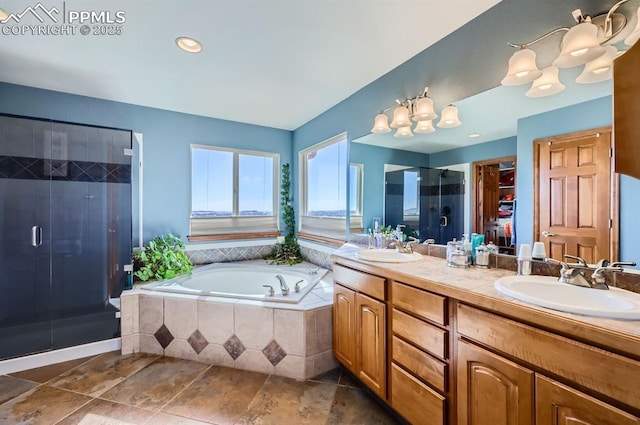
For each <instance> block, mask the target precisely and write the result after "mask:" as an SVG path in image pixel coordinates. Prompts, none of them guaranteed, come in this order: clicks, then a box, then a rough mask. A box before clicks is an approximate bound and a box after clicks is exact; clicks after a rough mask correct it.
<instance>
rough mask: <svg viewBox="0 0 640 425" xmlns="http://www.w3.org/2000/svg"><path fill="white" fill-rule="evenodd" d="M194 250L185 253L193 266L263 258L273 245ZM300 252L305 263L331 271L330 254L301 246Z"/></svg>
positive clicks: (194, 247) (192, 248)
mask: <svg viewBox="0 0 640 425" xmlns="http://www.w3.org/2000/svg"><path fill="white" fill-rule="evenodd" d="M196 248H197V245H195V246H191V247H190V250H189V251H187V256H188V257H189V258H190V259H191V261H192V262H193V264H196V265H204V264H210V263H227V262H232V261H244V260H256V259H260V258H264V257H265V256H266V255H267V254H269V253H270V252H271V249H272V248H273V244H266V245H258V246H238V247H225V248H205V249H196ZM300 251H301V252H302V258H304V260H305V261H307V262H309V263H312V264H315V265H316V266H319V267H322V268H323V269H327V270H331V260H330V258H329V257H330V255H331V254H329V253H327V252H323V251H320V250H316V249H313V248H309V247H307V246H302V247H301V248H300Z"/></svg>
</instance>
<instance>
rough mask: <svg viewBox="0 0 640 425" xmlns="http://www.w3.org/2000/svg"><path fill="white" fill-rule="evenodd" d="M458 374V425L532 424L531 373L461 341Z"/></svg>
mask: <svg viewBox="0 0 640 425" xmlns="http://www.w3.org/2000/svg"><path fill="white" fill-rule="evenodd" d="M457 374H458V376H457V384H458V390H457V391H458V424H459V425H488V424H490V425H532V424H533V377H534V374H533V372H532V371H530V370H528V369H525V368H523V367H521V366H518V365H517V364H515V363H513V362H511V361H509V360H507V359H504V358H502V357H500V356H498V355H496V354H493V353H490V352H488V351H485V350H483V349H481V348H479V347H476V346H474V345H472V344H469V343H467V342H464V341H458V344H457ZM549 424H551V422H549Z"/></svg>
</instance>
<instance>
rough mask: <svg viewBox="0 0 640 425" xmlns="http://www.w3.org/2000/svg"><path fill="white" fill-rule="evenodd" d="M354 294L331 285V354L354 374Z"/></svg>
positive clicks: (355, 371)
mask: <svg viewBox="0 0 640 425" xmlns="http://www.w3.org/2000/svg"><path fill="white" fill-rule="evenodd" d="M355 294H356V293H355V292H354V291H352V290H351V289H347V288H345V287H344V286H341V285H333V354H334V355H335V357H336V359H338V361H339V362H340V363H342V364H343V365H344V366H345V367H346V368H347V369H349V370H350V371H351V372H353V373H354V374H357V370H356V345H355V344H356V299H355Z"/></svg>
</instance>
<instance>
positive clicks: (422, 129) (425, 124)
mask: <svg viewBox="0 0 640 425" xmlns="http://www.w3.org/2000/svg"><path fill="white" fill-rule="evenodd" d="M434 131H436V129H435V128H433V121H431V120H428V121H418V123H417V124H416V128H414V129H413V132H414V133H416V134H429V133H433V132H434Z"/></svg>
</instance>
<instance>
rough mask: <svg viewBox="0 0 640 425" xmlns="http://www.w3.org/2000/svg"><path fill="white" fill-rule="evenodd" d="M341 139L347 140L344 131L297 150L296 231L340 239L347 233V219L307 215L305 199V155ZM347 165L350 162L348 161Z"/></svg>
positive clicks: (346, 207)
mask: <svg viewBox="0 0 640 425" xmlns="http://www.w3.org/2000/svg"><path fill="white" fill-rule="evenodd" d="M343 141H346V142H348V139H347V133H346V132H344V133H340V134H338V135H336V136H333V137H331V138H329V139H327V140H325V141H323V142H320V143H316V144H315V145H313V146H309V147H308V148H306V149H303V150H301V151H299V152H298V175H299V176H300V184H299V187H298V194H299V198H298V199H300V202H299V206H300V212H299V214H298V217H299V220H298V222H299V223H300V224H299V225H298V231H300V232H304V233H309V234H312V235H318V236H325V237H329V238H334V239H342V240H343V239H344V238H345V237H346V235H347V228H346V227H347V226H346V223H347V220H346V219H345V218H341V217H313V216H309V215H307V212H308V201H307V193H306V192H307V187H306V184H307V179H308V169H307V162H306V161H305V156H306V155H307V154H308V153H310V152H313V151H317V150H320V149H323V148H325V147H327V146H331V145H333V144H336V143H340V142H343ZM349 165H351V164H350V163H349ZM346 172H347V178H348V177H349V176H348V174H349V170H346ZM345 209H346V210H347V212H348V210H349V200H348V198H347V202H346V205H345ZM355 218H357V217H355ZM360 222H362V219H360ZM350 227H352V226H350Z"/></svg>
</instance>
